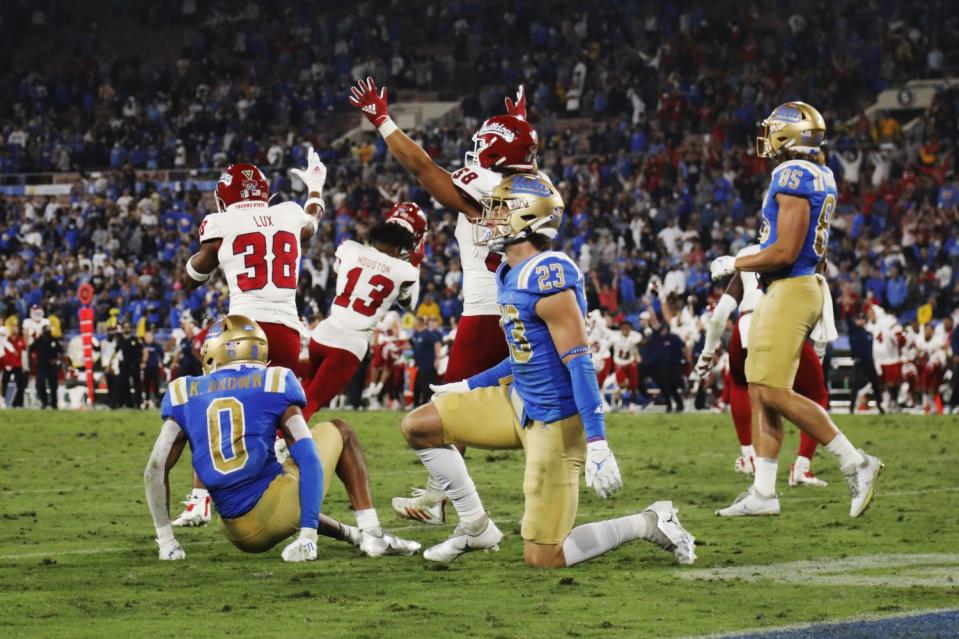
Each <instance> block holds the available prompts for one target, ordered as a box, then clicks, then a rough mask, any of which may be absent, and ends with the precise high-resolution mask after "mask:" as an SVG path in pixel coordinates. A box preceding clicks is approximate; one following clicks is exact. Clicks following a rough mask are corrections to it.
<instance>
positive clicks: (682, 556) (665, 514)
mask: <svg viewBox="0 0 959 639" xmlns="http://www.w3.org/2000/svg"><path fill="white" fill-rule="evenodd" d="M646 511H651V512H654V513H656V519H657V523H656V527H657V528H659V531H660V532H661V533H663V535H665V536H666V538H667V539H668V540H669V544H660V545H661V546H662V547H663V549H664V550H668V551H670V552H672V553H673V554H674V555H676V559H678V560H679V563H681V564H686V565H688V564H692V563H693V562H694V561H696V538H695V537H693V536H692V535H691V534H689V531H688V530H686V529H685V528H683V525H682V524H681V523H679V516H678V515H679V511H678V510H676V509H675V508H673V502H671V501H657V502H655V503H653V504H650V505H649V506H647V507H646V510H644V511H643V512H646Z"/></svg>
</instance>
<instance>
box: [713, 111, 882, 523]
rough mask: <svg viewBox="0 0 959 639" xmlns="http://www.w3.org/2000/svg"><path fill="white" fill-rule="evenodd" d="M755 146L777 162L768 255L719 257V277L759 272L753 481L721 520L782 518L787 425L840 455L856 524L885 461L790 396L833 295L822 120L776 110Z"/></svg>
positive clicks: (767, 217)
mask: <svg viewBox="0 0 959 639" xmlns="http://www.w3.org/2000/svg"><path fill="white" fill-rule="evenodd" d="M762 126H763V127H764V131H763V135H762V136H761V137H759V138H758V139H757V141H756V147H757V148H756V151H757V153H758V154H759V155H760V157H768V158H770V159H772V161H773V162H774V164H775V167H774V168H773V172H772V179H771V181H770V184H769V188H768V189H767V191H766V196H765V199H764V201H763V208H762V218H763V220H762V227H761V229H760V233H759V239H760V246H761V247H762V250H760V251H759V252H758V253H756V254H754V255H743V256H740V257H733V256H731V255H724V256H722V257H718V258H716V259H715V260H714V261H713V263H712V265H711V271H712V276H713V278H714V279H716V278H719V277H725V276H727V275H732V274H733V273H734V272H735V271H745V272H750V273H760V274H761V277H762V278H763V280H764V281H765V282H766V283H767V286H766V294H765V295H763V297H762V298H761V299H760V300H759V302H758V303H757V304H756V309H755V310H754V311H753V314H752V321H751V322H750V325H749V338H748V339H749V353H748V354H747V355H746V364H745V372H746V381H747V383H748V384H749V399H750V403H751V405H752V415H753V419H754V420H755V423H754V425H753V434H754V437H753V445H754V447H755V449H756V462H755V464H756V474H755V477H754V482H753V485H752V486H751V487H750V489H749V490H748V491H747V492H745V493H743V494H742V495H740V496H739V497H738V498H737V499H736V501H735V502H734V503H733V504H732V505H731V506H729V507H728V508H724V509H722V510H719V511H717V514H719V515H722V516H737V515H776V514H779V499H778V498H777V497H776V492H775V485H776V471H777V468H778V464H777V461H776V460H777V458H778V457H779V449H780V447H781V446H782V439H783V423H782V420H783V418H786V419H788V420H789V421H791V422H792V423H794V424H796V426H798V427H799V428H800V430H803V431H804V432H806V433H808V434H809V435H811V436H812V437H813V438H814V439H816V440H817V441H818V442H819V443H821V444H824V445H825V446H826V449H827V450H828V451H829V452H831V453H832V454H833V455H835V456H836V458H837V460H838V461H839V467H840V469H841V470H842V473H843V475H845V477H846V483H847V484H848V485H849V492H850V495H851V497H852V503H851V505H850V508H849V515H850V517H858V516H859V515H861V514H862V513H863V512H864V511H865V510H866V508H867V507H868V506H869V504H870V503H871V502H872V498H873V494H874V491H875V482H876V478H877V477H878V476H879V473H880V471H881V470H882V468H883V465H882V462H881V461H880V460H879V459H878V458H876V457H873V456H872V455H867V454H866V453H864V452H863V451H862V450H857V449H856V448H855V447H854V446H853V445H852V444H851V443H850V442H849V440H848V439H847V438H846V436H845V435H844V434H843V433H841V432H840V431H839V429H838V428H837V427H836V425H835V424H834V423H833V422H832V420H831V419H830V417H829V413H827V412H826V411H825V410H824V409H823V407H822V406H820V405H819V404H817V403H816V402H814V401H812V400H811V399H809V398H807V397H803V396H802V395H800V394H798V393H796V392H795V391H794V390H793V382H794V380H795V377H796V369H797V368H798V367H799V361H800V358H801V355H802V350H803V344H804V343H805V341H806V337H807V336H808V335H809V333H810V331H811V330H812V329H813V327H814V326H815V325H816V324H817V323H818V322H819V321H820V319H821V318H823V302H824V299H825V297H826V295H827V293H828V290H827V291H825V292H824V290H823V289H828V287H827V285H826V282H825V279H823V278H821V277H817V275H816V268H817V266H818V265H819V263H820V262H821V261H822V259H823V257H824V256H825V254H826V247H827V246H828V241H829V223H830V220H831V219H832V215H833V213H834V211H835V209H836V197H837V194H836V180H835V178H834V177H833V174H832V171H831V170H830V169H829V167H827V166H826V159H825V155H824V154H823V152H822V150H821V148H820V147H821V145H822V144H823V138H824V136H825V134H826V123H825V121H824V120H823V118H822V115H820V113H819V111H817V110H816V109H814V108H813V107H811V106H809V105H808V104H805V103H804V102H787V103H785V104H782V105H780V106H778V107H776V109H775V110H773V112H772V113H771V114H770V115H769V117H767V118H766V119H765V120H763V122H762Z"/></svg>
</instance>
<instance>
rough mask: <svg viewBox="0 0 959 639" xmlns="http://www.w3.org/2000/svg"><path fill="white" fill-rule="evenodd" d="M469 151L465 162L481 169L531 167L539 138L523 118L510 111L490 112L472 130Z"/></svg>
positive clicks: (519, 169) (532, 166) (527, 168)
mask: <svg viewBox="0 0 959 639" xmlns="http://www.w3.org/2000/svg"><path fill="white" fill-rule="evenodd" d="M473 143H474V147H473V151H472V152H470V153H467V154H466V164H467V165H476V164H479V165H480V166H481V167H482V168H484V169H490V170H492V171H502V170H504V169H510V170H512V171H532V170H534V168H535V165H536V151H537V149H538V148H539V140H538V139H537V138H536V131H535V130H534V129H533V127H531V126H530V125H529V123H528V122H526V120H522V119H520V118H518V117H516V116H514V115H494V116H493V117H491V118H489V119H488V120H486V122H483V126H481V127H480V128H479V131H477V132H476V133H474V134H473Z"/></svg>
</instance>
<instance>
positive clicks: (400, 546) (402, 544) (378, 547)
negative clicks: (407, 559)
mask: <svg viewBox="0 0 959 639" xmlns="http://www.w3.org/2000/svg"><path fill="white" fill-rule="evenodd" d="M360 534H361V536H362V537H361V539H360V550H362V551H363V552H364V553H365V554H366V556H367V557H384V556H386V555H405V556H409V555H415V554H416V553H417V552H419V549H420V548H421V547H422V546H421V545H420V543H419V542H418V541H410V540H407V539H400V538H399V537H397V536H396V535H391V534H389V533H384V532H383V529H382V528H371V529H368V530H363V531H361V532H360Z"/></svg>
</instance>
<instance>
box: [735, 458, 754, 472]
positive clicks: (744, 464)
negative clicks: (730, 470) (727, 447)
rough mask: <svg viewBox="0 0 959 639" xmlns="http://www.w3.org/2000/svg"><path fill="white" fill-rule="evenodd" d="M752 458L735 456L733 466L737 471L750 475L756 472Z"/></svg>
mask: <svg viewBox="0 0 959 639" xmlns="http://www.w3.org/2000/svg"><path fill="white" fill-rule="evenodd" d="M754 461H755V460H754V459H753V458H752V457H742V456H740V457H737V458H736V462H735V464H734V466H733V467H734V468H735V469H736V472H737V473H742V474H743V475H749V476H750V477H751V476H753V475H755V474H756V466H755V464H754Z"/></svg>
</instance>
